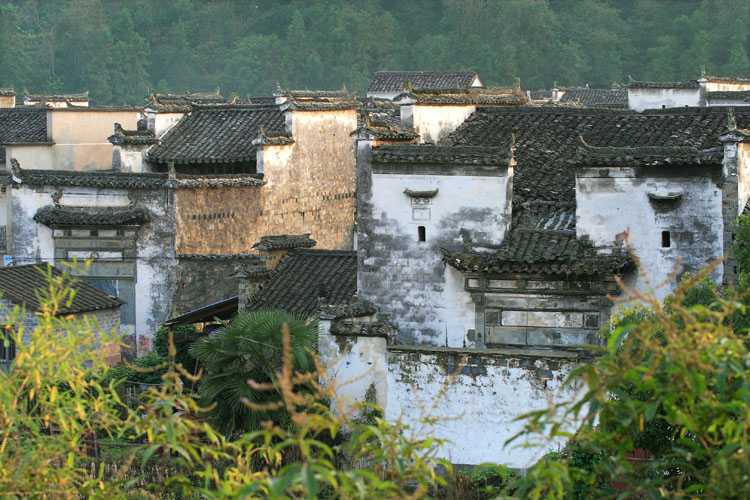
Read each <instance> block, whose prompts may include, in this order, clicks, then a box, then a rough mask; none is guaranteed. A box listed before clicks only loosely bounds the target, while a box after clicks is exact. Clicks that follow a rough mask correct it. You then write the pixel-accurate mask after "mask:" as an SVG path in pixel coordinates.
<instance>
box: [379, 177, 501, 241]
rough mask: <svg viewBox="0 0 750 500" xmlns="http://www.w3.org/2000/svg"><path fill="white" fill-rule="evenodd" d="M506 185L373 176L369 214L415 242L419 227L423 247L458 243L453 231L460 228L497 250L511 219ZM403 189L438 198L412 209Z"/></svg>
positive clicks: (490, 179) (461, 179)
mask: <svg viewBox="0 0 750 500" xmlns="http://www.w3.org/2000/svg"><path fill="white" fill-rule="evenodd" d="M510 171H511V172H512V170H510ZM508 180H509V179H508V177H507V176H498V177H490V176H449V175H410V174H373V175H372V204H373V212H374V213H375V214H380V213H382V214H383V215H384V216H386V217H387V218H389V219H394V220H395V221H396V222H397V224H398V226H399V229H402V230H404V231H405V232H406V234H407V235H411V236H412V237H413V239H414V240H415V241H416V238H417V227H418V226H424V227H425V230H426V233H427V242H430V241H432V240H435V239H439V240H440V241H441V242H442V243H444V244H447V243H463V240H462V239H461V238H460V236H459V229H466V230H468V231H470V232H472V234H473V236H474V238H473V240H474V242H480V243H485V244H493V245H499V244H500V243H502V240H503V238H504V237H505V231H506V230H507V228H508V224H509V223H510V216H511V206H510V203H508V202H507V191H508ZM406 188H408V189H410V190H412V191H430V190H433V189H436V188H437V190H438V193H437V195H436V196H435V197H434V198H429V202H428V203H429V204H424V205H423V204H419V205H417V204H415V203H414V202H413V201H412V200H413V198H411V197H409V196H406V195H405V194H404V189H406ZM462 212H463V214H462ZM461 214H462V215H461ZM427 242H426V243H427Z"/></svg>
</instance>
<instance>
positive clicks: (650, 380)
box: [515, 268, 750, 498]
mask: <svg viewBox="0 0 750 500" xmlns="http://www.w3.org/2000/svg"><path fill="white" fill-rule="evenodd" d="M710 271H711V268H709V269H707V270H704V271H702V272H701V273H698V274H696V275H695V276H692V277H690V278H689V279H687V280H685V281H683V282H682V283H681V284H680V286H679V287H678V289H677V290H676V291H675V293H674V294H673V298H672V301H671V303H670V305H669V307H668V308H662V306H661V304H660V303H659V302H657V301H654V300H652V299H649V298H648V297H645V296H643V295H638V294H632V295H629V296H630V297H631V298H636V297H638V298H639V299H640V300H641V301H645V302H646V303H647V304H648V305H650V306H651V308H652V310H653V314H652V315H649V316H647V317H646V318H644V319H643V321H641V322H640V323H638V324H635V325H631V326H630V327H620V328H618V329H616V330H615V331H614V332H613V333H612V335H611V336H610V337H609V339H608V344H607V348H606V350H605V351H604V352H603V353H602V356H601V357H600V358H598V359H597V360H596V361H595V362H594V363H591V364H586V365H581V366H579V367H577V368H576V369H575V370H574V371H573V372H572V373H571V374H570V376H569V378H568V380H567V382H566V383H567V384H574V385H578V386H580V388H581V390H580V392H579V393H580V397H579V398H578V399H576V400H575V401H569V402H563V403H559V404H556V405H554V406H552V407H550V408H549V409H545V410H540V411H537V412H532V413H530V414H528V415H527V417H526V418H527V419H528V420H526V424H525V426H526V427H525V430H524V431H522V432H521V433H520V434H519V436H517V438H520V437H521V436H523V437H526V438H530V439H534V438H538V437H539V436H540V434H539V432H540V431H542V435H546V436H547V437H549V438H553V437H557V438H560V437H568V436H571V435H572V436H573V444H571V445H570V446H575V447H576V448H578V449H582V450H583V451H585V453H587V454H590V455H588V456H590V457H592V458H594V460H589V459H586V460H584V461H583V462H581V460H579V459H577V458H576V457H577V456H580V455H576V454H575V453H573V454H570V453H569V454H568V455H567V456H564V457H562V458H563V459H562V460H559V459H555V458H560V457H552V458H553V459H549V458H548V459H545V460H543V461H541V462H540V463H538V464H537V465H536V466H535V467H533V468H532V469H531V470H530V471H529V474H528V476H527V477H525V478H523V479H521V480H519V482H517V483H516V485H515V488H516V489H515V491H516V494H518V495H519V496H522V497H523V496H530V497H532V498H541V497H545V498H571V497H575V495H577V494H580V493H581V492H583V493H584V494H585V496H586V497H587V498H615V497H617V496H618V495H619V492H618V491H617V490H616V489H615V488H614V486H613V485H614V484H615V483H620V484H622V485H623V486H624V487H625V488H627V489H628V495H629V496H632V497H637V498H657V497H659V498H661V497H664V496H669V497H672V498H684V497H688V498H693V497H695V496H700V497H705V498H746V497H747V496H748V495H750V490H749V489H748V482H747V481H746V478H745V477H744V476H745V474H746V471H747V467H748V465H750V463H748V462H749V459H748V456H747V453H745V452H744V450H746V449H747V446H748V437H747V432H748V429H749V428H750V399H748V397H747V396H748V394H750V392H749V391H750V369H749V368H750V351H749V350H748V345H747V343H746V342H745V336H744V335H742V334H739V335H738V334H737V333H735V331H734V330H733V328H732V326H731V321H729V319H730V318H731V317H732V315H733V314H735V312H736V311H737V308H738V304H737V303H736V302H734V301H728V300H725V299H722V298H721V297H716V296H714V299H713V305H712V307H710V308H707V307H704V306H702V305H692V306H690V307H685V306H684V305H683V304H684V303H686V297H687V296H688V293H689V292H690V291H691V290H692V289H693V288H694V287H696V286H700V284H701V282H702V281H703V280H704V279H705V277H706V276H708V274H709V273H710ZM706 286H708V283H707V282H706ZM709 288H710V287H709ZM703 293H704V291H702V292H701V293H698V294H697V295H698V296H701V294H703ZM703 297H704V298H706V297H707V295H703ZM694 298H695V297H693V298H692V299H690V300H687V302H692V301H693V300H694ZM638 449H640V450H645V451H646V452H647V453H648V454H649V455H650V456H651V457H652V459H651V460H646V461H640V462H636V461H633V460H632V459H630V458H629V456H628V453H631V452H633V451H634V450H638Z"/></svg>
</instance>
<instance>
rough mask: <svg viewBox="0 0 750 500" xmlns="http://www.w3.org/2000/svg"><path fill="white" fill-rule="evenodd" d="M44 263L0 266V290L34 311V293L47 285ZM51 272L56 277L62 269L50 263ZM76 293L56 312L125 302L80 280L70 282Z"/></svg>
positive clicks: (74, 311)
mask: <svg viewBox="0 0 750 500" xmlns="http://www.w3.org/2000/svg"><path fill="white" fill-rule="evenodd" d="M46 270H47V264H27V265H23V266H10V267H2V268H0V292H2V296H3V298H5V299H8V300H10V301H12V302H14V303H15V304H18V305H21V304H25V305H26V307H27V308H28V309H30V310H33V311H38V310H39V300H38V298H37V293H38V292H39V291H42V290H47V289H49V283H48V282H47V280H46V278H45V275H44V274H43V273H45V272H46ZM51 272H52V276H54V277H59V276H61V275H62V272H61V271H60V270H59V269H57V268H56V267H51ZM73 288H74V289H75V295H74V297H73V301H72V303H71V304H70V306H64V305H62V307H61V308H60V312H59V314H77V313H85V312H90V311H97V310H100V309H110V308H113V307H120V306H121V305H122V304H125V302H124V301H123V300H121V299H118V298H117V297H113V296H112V295H109V294H108V293H104V292H102V291H101V290H99V289H98V288H96V287H94V286H92V285H89V284H88V283H85V282H83V281H76V282H75V284H74V285H73Z"/></svg>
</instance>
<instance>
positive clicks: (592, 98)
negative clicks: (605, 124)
mask: <svg viewBox="0 0 750 500" xmlns="http://www.w3.org/2000/svg"><path fill="white" fill-rule="evenodd" d="M560 101H561V102H580V103H581V104H583V105H584V106H590V107H598V108H602V107H606V108H627V107H628V89H625V88H623V89H590V88H569V89H565V94H563V96H562V97H561V98H560Z"/></svg>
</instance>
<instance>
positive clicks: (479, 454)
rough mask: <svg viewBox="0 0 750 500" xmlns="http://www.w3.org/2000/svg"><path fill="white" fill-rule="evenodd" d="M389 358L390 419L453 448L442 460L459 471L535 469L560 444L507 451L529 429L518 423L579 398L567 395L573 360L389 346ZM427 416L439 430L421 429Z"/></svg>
mask: <svg viewBox="0 0 750 500" xmlns="http://www.w3.org/2000/svg"><path fill="white" fill-rule="evenodd" d="M387 356H388V402H387V404H386V411H385V416H386V418H387V419H389V420H395V419H399V418H401V419H402V420H403V421H405V422H412V423H414V426H415V429H416V430H417V432H421V433H422V435H424V436H437V437H440V438H443V439H447V440H449V441H451V443H449V444H446V445H445V446H444V447H443V448H442V449H441V451H440V455H441V456H442V457H443V458H446V459H448V460H449V461H450V462H452V463H454V464H467V465H477V464H480V463H484V462H495V463H500V464H505V465H508V466H511V467H515V468H526V467H529V466H530V465H532V464H533V463H534V462H535V461H536V460H538V459H539V457H541V455H543V454H544V453H545V452H546V451H548V450H549V449H550V448H554V447H555V445H556V444H557V443H546V445H545V446H542V447H536V448H521V447H517V446H516V445H519V444H522V443H520V442H519V443H514V445H511V446H509V447H505V442H506V441H507V440H508V439H510V438H511V437H513V436H514V435H515V434H516V433H518V432H519V431H520V430H521V428H522V425H523V423H522V422H517V421H515V419H516V418H517V417H519V416H520V415H522V414H524V413H527V412H530V411H534V410H540V409H543V408H547V406H548V404H549V403H550V402H551V401H567V400H571V399H573V398H575V396H576V391H577V388H576V386H575V384H573V385H571V386H569V387H567V388H564V389H562V388H561V386H562V383H563V381H564V380H565V378H566V377H567V375H568V374H569V373H570V372H571V370H572V369H573V368H574V367H575V366H576V364H577V363H578V362H579V359H578V358H577V356H576V354H574V353H571V352H565V351H556V352H550V351H540V352H536V353H535V352H533V351H528V352H524V353H523V354H521V353H519V352H518V351H515V352H514V351H512V350H499V349H491V350H472V349H446V348H433V349H427V348H417V347H405V346H389V347H388V353H387ZM462 359H465V360H466V361H465V364H464V365H462V363H461V360H462ZM426 416H431V417H435V418H436V419H437V422H436V424H435V425H433V426H426V427H425V426H423V425H420V424H419V423H418V422H419V419H420V418H424V417H426Z"/></svg>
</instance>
